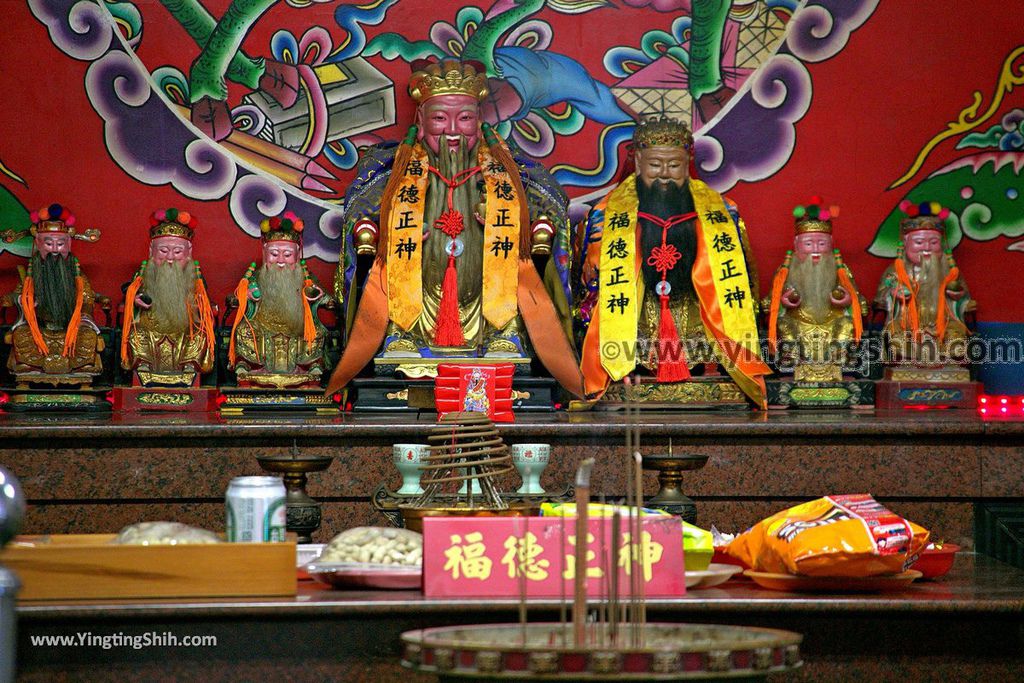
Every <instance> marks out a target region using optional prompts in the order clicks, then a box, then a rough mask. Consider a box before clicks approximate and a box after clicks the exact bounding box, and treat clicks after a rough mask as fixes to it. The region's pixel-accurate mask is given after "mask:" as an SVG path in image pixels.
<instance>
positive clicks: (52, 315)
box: [32, 252, 75, 328]
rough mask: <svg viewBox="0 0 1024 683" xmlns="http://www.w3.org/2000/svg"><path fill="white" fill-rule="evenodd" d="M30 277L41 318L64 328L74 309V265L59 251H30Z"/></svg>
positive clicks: (69, 320)
mask: <svg viewBox="0 0 1024 683" xmlns="http://www.w3.org/2000/svg"><path fill="white" fill-rule="evenodd" d="M32 280H33V285H34V286H35V298H36V301H37V302H38V304H39V312H40V313H41V314H42V316H41V317H42V319H43V320H46V321H49V322H50V323H52V324H54V325H57V326H58V327H61V328H66V327H67V326H68V323H69V322H71V316H72V314H73V313H74V312H75V266H74V263H73V262H72V261H71V258H69V257H68V256H65V255H62V254H47V256H46V258H45V259H44V258H43V257H42V256H41V255H40V253H39V252H35V253H34V254H32Z"/></svg>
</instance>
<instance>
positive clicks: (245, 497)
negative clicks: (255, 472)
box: [224, 477, 287, 543]
mask: <svg viewBox="0 0 1024 683" xmlns="http://www.w3.org/2000/svg"><path fill="white" fill-rule="evenodd" d="M224 500H225V503H226V506H227V524H228V534H227V535H228V541H230V542H232V543H260V542H263V541H283V540H284V531H285V522H286V517H287V508H286V507H285V490H284V481H282V480H281V478H280V477H235V478H234V479H232V480H231V483H230V484H228V491H227V493H226V494H225V495H224Z"/></svg>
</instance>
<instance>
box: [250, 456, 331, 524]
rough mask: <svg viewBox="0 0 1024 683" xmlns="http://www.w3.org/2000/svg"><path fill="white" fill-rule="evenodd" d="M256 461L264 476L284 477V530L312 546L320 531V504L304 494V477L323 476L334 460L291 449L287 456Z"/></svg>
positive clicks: (259, 458) (267, 457)
mask: <svg viewBox="0 0 1024 683" xmlns="http://www.w3.org/2000/svg"><path fill="white" fill-rule="evenodd" d="M256 460H257V461H258V462H259V463H260V467H262V468H263V469H264V470H266V471H267V472H271V473H273V474H281V475H284V488H285V491H286V494H285V504H286V506H287V509H288V517H287V521H286V523H285V527H286V528H287V530H288V531H294V532H295V533H296V534H297V535H298V537H299V538H298V541H299V543H312V542H313V534H314V533H315V532H316V531H317V530H319V529H320V520H321V514H320V503H318V502H317V501H315V500H313V499H312V498H310V497H309V494H307V493H306V482H307V475H308V474H309V473H311V472H323V471H325V470H326V469H327V468H328V467H330V466H331V462H332V461H333V460H334V458H332V457H331V456H329V455H300V454H299V451H298V447H296V446H293V447H292V452H291V453H290V454H289V455H265V456H260V457H257V458H256Z"/></svg>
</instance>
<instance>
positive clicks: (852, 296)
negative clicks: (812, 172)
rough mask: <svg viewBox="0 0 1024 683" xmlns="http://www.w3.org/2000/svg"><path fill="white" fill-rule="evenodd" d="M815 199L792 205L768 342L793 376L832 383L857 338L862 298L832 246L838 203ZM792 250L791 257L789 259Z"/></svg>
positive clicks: (775, 283)
mask: <svg viewBox="0 0 1024 683" xmlns="http://www.w3.org/2000/svg"><path fill="white" fill-rule="evenodd" d="M821 203H822V202H821V198H819V197H812V198H811V203H810V205H808V206H806V207H805V206H798V207H796V208H795V209H794V210H793V216H794V217H795V218H796V228H795V230H796V237H794V238H793V249H792V250H790V251H787V252H786V259H785V260H784V261H783V263H782V265H781V266H780V267H779V269H778V270H777V271H776V272H775V279H774V280H773V281H772V292H771V296H770V297H769V299H768V300H767V301H766V302H765V306H766V307H767V308H768V310H769V313H768V345H769V347H770V348H771V349H772V351H773V352H776V353H778V354H780V358H781V359H782V361H783V362H784V363H783V364H785V365H791V366H793V375H794V379H795V380H797V381H807V382H833V381H835V382H838V381H840V380H842V378H843V372H842V370H843V365H844V363H845V362H846V358H847V354H848V350H849V349H848V347H849V345H850V343H851V342H853V343H856V342H859V341H860V338H861V334H862V332H863V329H864V325H863V311H864V306H865V305H866V302H865V301H864V298H863V297H862V296H861V295H860V293H859V292H858V291H857V286H856V284H855V283H854V280H853V273H851V272H850V269H849V268H848V267H847V266H846V264H844V263H843V257H842V256H841V255H840V253H839V250H838V249H833V247H832V245H833V242H832V219H833V218H835V217H837V216H838V215H839V207H837V206H832V207H828V208H825V207H823V206H822V205H821ZM794 255H795V256H796V258H795V259H794V258H793V257H794Z"/></svg>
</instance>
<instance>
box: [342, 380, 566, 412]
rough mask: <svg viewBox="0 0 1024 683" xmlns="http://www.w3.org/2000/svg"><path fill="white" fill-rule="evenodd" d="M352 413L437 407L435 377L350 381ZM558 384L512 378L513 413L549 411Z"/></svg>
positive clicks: (555, 395)
mask: <svg viewBox="0 0 1024 683" xmlns="http://www.w3.org/2000/svg"><path fill="white" fill-rule="evenodd" d="M349 400H350V401H351V402H352V410H353V411H354V412H357V413H358V412H374V411H377V412H387V411H409V410H436V409H437V408H436V406H435V404H434V379H433V378H424V379H388V378H376V377H374V378H362V379H359V378H357V379H353V380H352V381H351V382H350V383H349ZM558 402H559V399H558V383H557V382H556V381H555V380H553V379H551V378H548V377H520V376H518V375H514V376H513V377H512V410H513V412H551V411H553V410H555V406H556V405H557V403H558Z"/></svg>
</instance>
